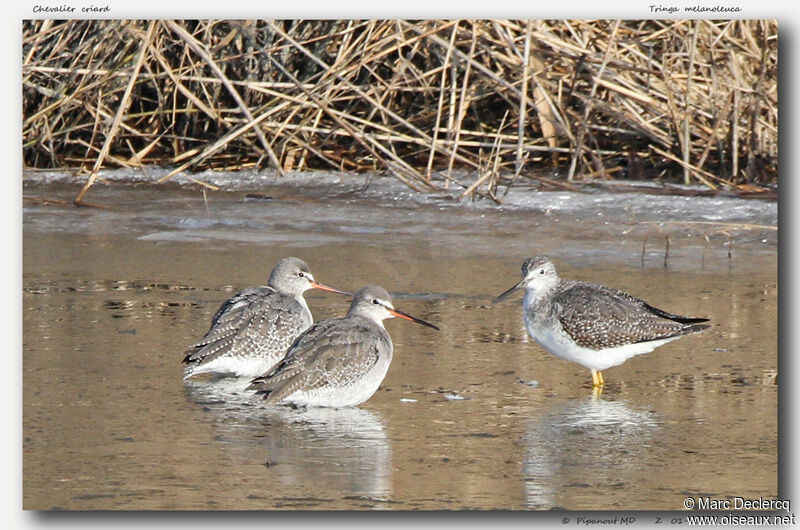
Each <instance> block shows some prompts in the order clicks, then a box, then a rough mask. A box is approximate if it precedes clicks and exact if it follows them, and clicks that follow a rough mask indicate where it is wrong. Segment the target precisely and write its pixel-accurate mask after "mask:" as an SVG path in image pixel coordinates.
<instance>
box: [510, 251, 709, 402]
mask: <svg viewBox="0 0 800 530" xmlns="http://www.w3.org/2000/svg"><path fill="white" fill-rule="evenodd" d="M521 287H524V288H525V298H524V301H523V315H524V318H525V327H526V328H527V329H528V334H529V335H530V336H531V337H532V338H533V339H534V340H536V342H538V343H539V344H540V345H541V346H542V347H544V348H545V349H546V350H547V351H549V352H550V353H552V354H553V355H555V356H556V357H558V358H559V359H566V360H567V361H572V362H576V363H578V364H580V365H583V366H585V367H586V368H589V369H590V370H591V371H592V383H593V386H594V387H595V388H597V387H602V386H603V384H604V381H603V374H602V370H605V369H606V368H611V367H612V366H617V365H619V364H622V363H624V362H625V361H627V360H628V359H630V358H631V357H633V356H635V355H640V354H642V353H648V352H651V351H653V350H654V349H656V348H657V347H659V346H661V345H663V344H666V343H667V342H670V341H673V340H675V339H678V338H680V337H681V336H683V335H686V334H688V333H694V332H695V331H700V330H703V329H706V328H707V327H709V325H708V324H702V322H708V319H707V318H692V317H683V316H680V315H673V314H672V313H667V312H666V311H663V310H661V309H658V308H655V307H653V306H651V305H650V304H648V303H646V302H644V301H643V300H639V299H638V298H635V297H633V296H631V295H629V294H627V293H624V292H622V291H619V290H617V289H614V288H612V287H605V286H602V285H594V284H591V283H585V282H579V281H574V280H565V279H562V278H559V277H558V275H557V274H556V267H555V265H553V262H552V261H550V260H549V259H548V258H546V257H544V256H535V257H532V258H528V259H526V260H525V262H524V263H523V264H522V280H521V281H520V282H519V283H517V284H516V285H515V286H513V287H512V288H511V289H509V290H507V291H506V292H504V293H503V294H501V295H500V296H498V297H497V298H496V299H495V301H500V300H502V299H503V298H505V297H506V296H508V295H509V294H511V293H512V292H514V291H516V290H517V289H519V288H521Z"/></svg>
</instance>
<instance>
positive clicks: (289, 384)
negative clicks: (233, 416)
mask: <svg viewBox="0 0 800 530" xmlns="http://www.w3.org/2000/svg"><path fill="white" fill-rule="evenodd" d="M376 329H377V330H379V331H380V333H378V334H377V335H376V333H375V331H376ZM379 348H384V349H391V342H390V340H389V338H388V334H386V332H385V331H384V330H383V329H382V328H378V327H377V326H375V325H372V324H369V323H366V322H361V321H360V319H354V318H348V319H328V320H322V321H320V322H318V323H317V324H315V325H314V326H312V327H311V329H309V330H308V331H307V332H306V333H304V334H303V335H301V336H300V337H299V338H298V339H297V341H296V342H295V344H294V345H293V346H292V347H291V349H290V350H289V352H288V353H287V355H286V358H285V359H284V360H283V362H282V363H281V364H280V365H278V367H276V368H275V370H273V371H272V373H271V374H268V375H266V376H262V377H259V378H256V379H254V380H253V382H252V384H251V385H250V386H249V387H248V388H249V389H250V390H255V391H256V393H257V394H258V395H262V396H264V399H265V401H266V402H267V403H276V402H279V401H281V400H282V399H284V398H285V397H288V396H290V395H291V394H293V393H294V392H297V391H300V390H302V391H313V390H315V389H320V388H325V387H333V388H345V387H347V386H349V385H352V384H354V383H355V382H356V381H358V380H359V379H360V378H362V377H363V376H364V374H366V373H367V372H369V370H370V369H371V368H372V367H373V366H374V365H375V363H377V362H378V358H379Z"/></svg>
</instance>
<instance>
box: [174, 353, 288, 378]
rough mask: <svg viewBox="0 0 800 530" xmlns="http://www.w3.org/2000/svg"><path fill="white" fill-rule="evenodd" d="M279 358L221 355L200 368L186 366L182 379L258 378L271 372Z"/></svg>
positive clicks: (273, 356)
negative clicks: (194, 377)
mask: <svg viewBox="0 0 800 530" xmlns="http://www.w3.org/2000/svg"><path fill="white" fill-rule="evenodd" d="M280 360H281V359H280V357H278V356H277V355H270V356H269V358H266V357H256V358H242V357H236V356H226V355H222V356H220V357H217V358H216V359H213V360H211V361H209V362H207V363H205V364H201V365H200V366H197V367H195V366H191V365H190V366H187V367H186V368H185V369H184V376H183V378H184V379H187V378H188V377H191V376H193V375H198V374H215V375H219V376H232V377H250V378H252V377H258V376H260V375H264V374H265V373H267V372H268V371H269V370H271V369H272V368H273V367H274V366H275V364H277V362H278V361H280Z"/></svg>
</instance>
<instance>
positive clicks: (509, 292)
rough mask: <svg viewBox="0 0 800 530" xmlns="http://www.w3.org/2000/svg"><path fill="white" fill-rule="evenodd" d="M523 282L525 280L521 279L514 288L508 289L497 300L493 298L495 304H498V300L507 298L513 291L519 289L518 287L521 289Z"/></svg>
mask: <svg viewBox="0 0 800 530" xmlns="http://www.w3.org/2000/svg"><path fill="white" fill-rule="evenodd" d="M524 281H525V279H524V278H523V279H522V280H520V281H519V283H518V284H517V285H515V286H514V287H512V288H511V289H509V290H508V291H506V292H504V293H503V294H501V295H500V296H498V297H497V298H495V299H494V301H495V302H499V301H500V300H502V299H503V298H505V297H506V296H508V295H510V294H511V293H513V292H514V291H516V290H517V289H519V288H520V287H522V282H524Z"/></svg>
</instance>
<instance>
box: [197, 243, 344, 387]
mask: <svg viewBox="0 0 800 530" xmlns="http://www.w3.org/2000/svg"><path fill="white" fill-rule="evenodd" d="M309 289H322V290H323V291H330V292H334V293H341V294H346V295H348V296H349V295H350V293H348V292H345V291H340V290H338V289H334V288H333V287H328V286H327V285H323V284H321V283H319V282H317V281H316V280H314V276H312V275H311V271H310V270H309V268H308V265H306V264H305V262H304V261H303V260H301V259H298V258H285V259H282V260H280V261H279V262H278V264H277V265H275V268H274V269H272V273H271V274H270V275H269V281H268V282H267V285H266V286H263V285H262V286H260V287H251V288H249V289H245V290H243V291H241V292H240V293H238V294H236V295H234V296H232V297H231V298H230V299H228V300H227V301H226V302H225V303H223V304H222V306H221V307H220V308H219V310H217V312H216V314H215V315H214V317H213V318H212V319H211V327H210V329H209V330H208V333H206V334H205V336H204V337H203V338H202V339H200V341H199V342H197V343H196V344H195V345H193V346H192V347H191V348H189V349H188V350H187V351H186V356H185V357H184V359H183V362H184V363H185V364H186V365H187V366H186V367H185V368H184V370H183V378H184V379H188V378H189V377H192V376H193V375H197V374H206V373H208V374H214V375H218V376H224V375H233V376H237V377H255V376H258V375H260V374H263V373H264V372H266V371H268V370H270V369H272V368H273V367H274V366H275V365H276V364H278V363H279V362H280V361H281V360H282V359H283V357H284V356H285V355H286V350H287V349H288V348H289V346H291V345H292V342H294V339H296V338H297V336H298V335H300V334H301V333H302V332H303V331H305V330H307V329H308V328H309V327H310V326H311V324H313V323H314V320H313V319H312V317H311V311H310V310H309V309H308V305H307V304H306V301H305V299H304V298H303V293H304V292H305V291H307V290H309Z"/></svg>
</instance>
